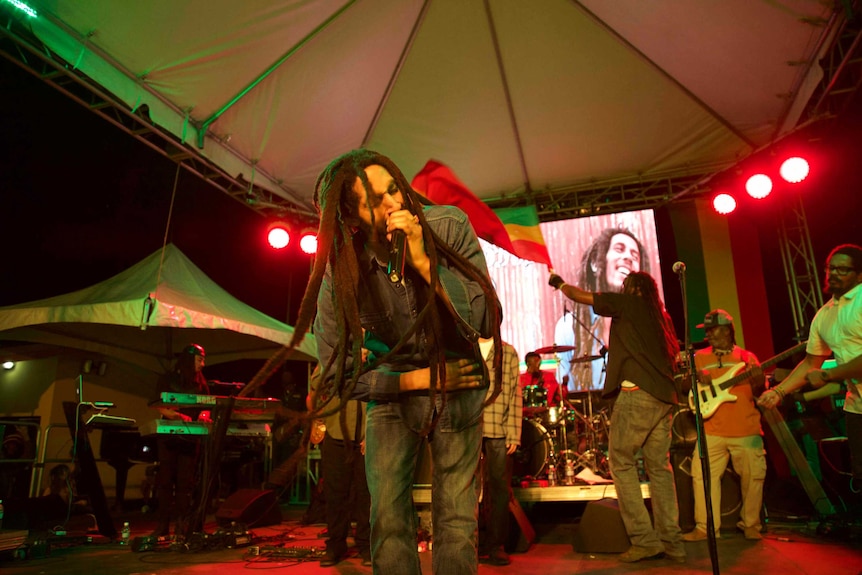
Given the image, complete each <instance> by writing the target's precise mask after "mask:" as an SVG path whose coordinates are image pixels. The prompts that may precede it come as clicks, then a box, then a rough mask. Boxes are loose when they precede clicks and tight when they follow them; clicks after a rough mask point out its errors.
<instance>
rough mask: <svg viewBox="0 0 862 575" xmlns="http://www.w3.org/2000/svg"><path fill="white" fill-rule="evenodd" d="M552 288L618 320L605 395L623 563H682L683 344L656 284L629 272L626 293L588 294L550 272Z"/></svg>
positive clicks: (614, 326)
mask: <svg viewBox="0 0 862 575" xmlns="http://www.w3.org/2000/svg"><path fill="white" fill-rule="evenodd" d="M548 283H549V284H550V285H551V286H553V287H554V288H556V289H558V290H560V291H562V292H563V294H565V295H566V297H568V298H570V299H572V300H574V301H576V302H578V303H581V304H586V305H591V306H593V309H594V310H595V312H596V313H598V314H599V315H603V316H607V317H610V318H612V319H611V332H610V342H609V343H610V345H609V348H610V351H609V356H608V359H609V365H608V373H607V377H606V379H605V385H604V390H603V392H602V396H603V397H616V401H615V404H614V407H613V412H612V413H611V426H610V438H609V442H608V443H609V445H608V447H609V453H608V456H609V459H610V467H611V477H613V480H614V487H615V488H616V492H617V498H618V501H619V506H620V515H621V516H622V519H623V523H624V524H625V527H626V532H627V533H628V536H629V540H630V541H631V547H630V548H629V549H628V550H627V551H625V552H624V553H623V554H622V555H620V561H624V562H626V563H632V562H635V561H640V560H641V559H650V558H656V557H659V556H661V555H662V554H664V556H665V557H667V558H668V559H671V560H674V561H677V562H680V563H681V562H684V561H685V549H684V547H683V543H682V538H681V533H680V528H679V508H678V506H677V499H676V489H675V486H674V480H673V473H672V470H671V466H670V456H669V450H670V441H671V432H670V429H671V410H672V408H673V406H674V405H675V404H676V403H677V402H678V394H677V390H676V386H675V385H674V380H673V369H674V365H675V357H676V355H677V351H678V349H679V346H678V343H677V339H676V332H675V331H674V328H673V324H672V323H671V319H670V316H668V314H667V311H665V308H664V305H663V304H662V303H661V300H660V299H659V297H658V287H657V286H656V283H655V280H653V278H652V277H651V276H650V275H649V274H647V273H644V272H633V273H630V274H628V275H627V276H626V278H625V280H624V281H623V290H622V293H601V292H599V293H593V292H588V291H584V290H582V289H580V288H578V287H575V286H573V285H569V284H567V283H566V282H565V281H564V280H563V278H561V277H560V276H558V275H556V274H551V277H550V279H549V280H548ZM638 451H642V452H643V458H644V464H645V466H646V470H647V473H648V475H649V480H650V497H651V499H652V510H653V516H654V517H655V527H653V525H652V523H651V522H650V517H649V513H648V512H647V509H646V505H645V504H644V501H643V495H642V494H641V487H640V480H639V479H638V471H637V464H636V460H635V457H636V456H637V453H638Z"/></svg>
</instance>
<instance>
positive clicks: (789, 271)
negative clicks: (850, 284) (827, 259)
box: [779, 194, 823, 339]
mask: <svg viewBox="0 0 862 575" xmlns="http://www.w3.org/2000/svg"><path fill="white" fill-rule="evenodd" d="M779 246H780V248H781V260H782V263H783V264H784V277H785V280H786V281H787V292H788V295H789V296H790V307H791V310H792V312H793V327H794V330H795V331H796V336H797V338H799V339H806V338H807V337H808V328H809V327H810V326H811V320H812V319H814V314H816V313H817V310H818V309H820V307H821V306H822V305H823V293H822V292H821V290H820V273H819V270H818V269H817V265H816V263H815V259H814V249H813V248H812V247H811V236H810V234H809V233H808V221H807V220H806V218H805V208H804V206H803V204H802V196H801V195H799V194H796V198H795V201H793V202H786V203H783V204H782V207H781V214H780V222H779Z"/></svg>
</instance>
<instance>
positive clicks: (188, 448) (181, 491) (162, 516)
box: [156, 437, 200, 533]
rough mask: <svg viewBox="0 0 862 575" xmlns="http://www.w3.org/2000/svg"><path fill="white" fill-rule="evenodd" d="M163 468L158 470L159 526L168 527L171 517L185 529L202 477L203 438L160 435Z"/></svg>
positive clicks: (160, 454)
mask: <svg viewBox="0 0 862 575" xmlns="http://www.w3.org/2000/svg"><path fill="white" fill-rule="evenodd" d="M158 443H159V471H158V473H157V474H156V498H157V501H158V505H159V528H160V529H162V530H167V528H168V527H169V526H170V522H171V518H174V519H176V521H177V526H176V531H177V532H178V533H179V532H182V531H183V530H184V529H185V527H186V523H185V522H187V521H188V520H189V515H190V514H191V511H192V503H193V501H194V493H195V486H196V482H197V480H198V475H199V474H198V462H199V459H200V458H199V457H198V454H199V451H200V449H199V448H200V442H199V441H197V440H195V439H189V438H179V437H160V438H159V441H158Z"/></svg>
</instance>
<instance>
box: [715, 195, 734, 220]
mask: <svg viewBox="0 0 862 575" xmlns="http://www.w3.org/2000/svg"><path fill="white" fill-rule="evenodd" d="M712 207H713V208H715V211H716V212H718V213H719V214H721V215H723V216H726V215H727V214H729V213H731V212H732V211H733V210H735V209H736V200H734V199H733V196H731V195H730V194H718V195H717V196H715V198H713V199H712Z"/></svg>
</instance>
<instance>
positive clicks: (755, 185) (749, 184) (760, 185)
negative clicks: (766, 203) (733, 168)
mask: <svg viewBox="0 0 862 575" xmlns="http://www.w3.org/2000/svg"><path fill="white" fill-rule="evenodd" d="M745 191H746V192H748V195H749V196H751V197H752V198H754V199H755V200H762V199H763V198H765V197H766V196H768V195H769V194H770V193H772V178H770V177H769V176H767V175H766V174H754V175H753V176H751V177H750V178H748V180H747V181H746V182H745Z"/></svg>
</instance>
